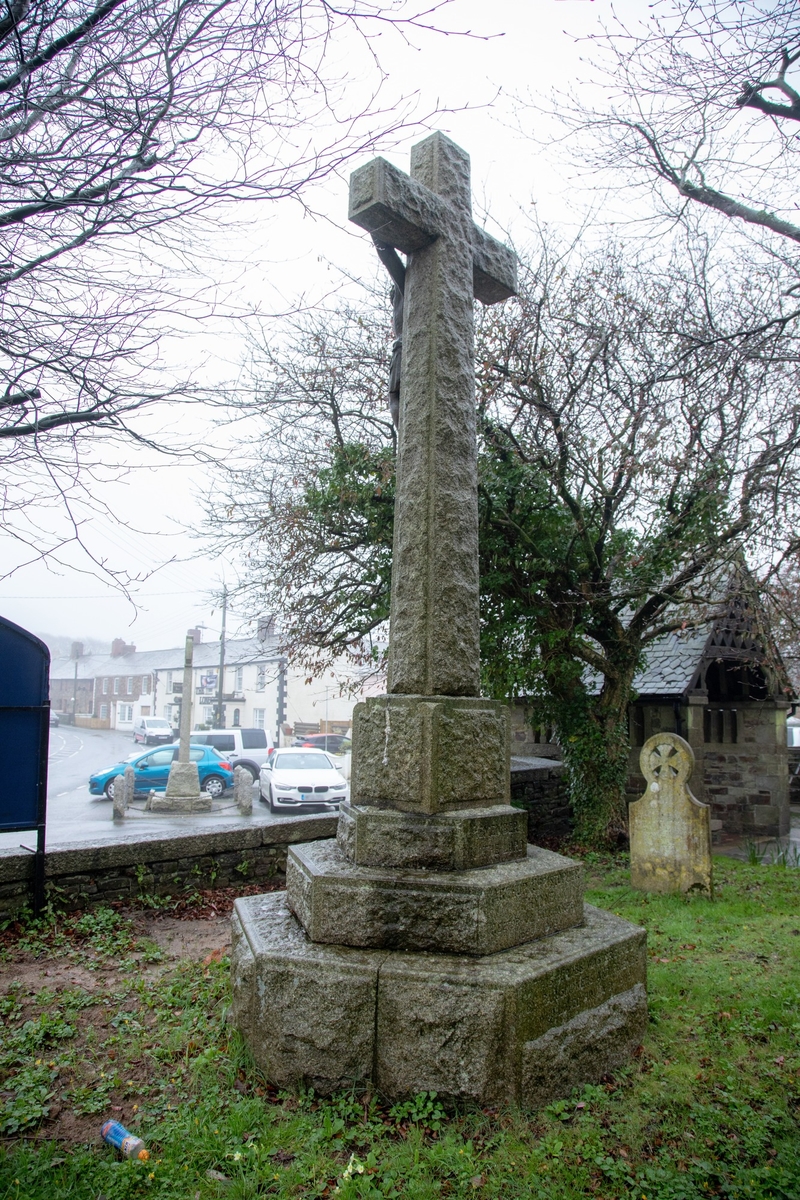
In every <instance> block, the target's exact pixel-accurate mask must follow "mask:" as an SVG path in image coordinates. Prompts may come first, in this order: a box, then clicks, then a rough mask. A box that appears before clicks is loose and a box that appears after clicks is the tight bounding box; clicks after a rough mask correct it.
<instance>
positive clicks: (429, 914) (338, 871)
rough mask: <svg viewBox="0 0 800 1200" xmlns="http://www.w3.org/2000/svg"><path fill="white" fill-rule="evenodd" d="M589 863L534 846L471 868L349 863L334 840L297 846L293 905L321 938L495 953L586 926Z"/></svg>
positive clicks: (291, 879)
mask: <svg viewBox="0 0 800 1200" xmlns="http://www.w3.org/2000/svg"><path fill="white" fill-rule="evenodd" d="M583 891H584V887H583V867H582V866H581V864H580V863H579V862H576V861H575V860H574V859H572V858H564V856H563V855H562V854H554V853H553V852H552V851H551V850H543V849H542V847H541V846H528V847H527V854H526V856H525V858H523V859H520V860H518V861H516V862H505V863H497V864H496V865H494V866H487V867H474V868H472V869H471V870H468V871H420V870H416V871H412V870H405V871H399V870H386V869H385V868H381V867H364V866H356V865H355V864H354V863H351V862H348V860H347V859H346V858H345V856H344V854H343V853H342V850H341V847H340V846H339V845H337V843H336V842H335V841H333V840H331V841H318V842H304V843H302V844H300V845H295V846H292V848H291V850H290V851H289V856H288V860H287V864H286V894H287V897H288V902H289V907H290V908H291V910H292V912H294V914H295V916H296V917H297V918H298V920H299V921H300V924H301V925H302V926H303V928H304V929H305V931H306V933H307V934H308V936H309V937H310V938H311V940H312V941H314V942H330V943H332V944H335V945H345V946H364V947H372V948H374V949H390V950H432V951H434V952H443V953H447V954H494V953H496V952H497V951H498V950H506V949H508V948H509V947H510V946H518V945H519V944H520V943H521V942H530V941H533V939H534V938H541V937H545V936H547V934H550V933H557V932H558V931H559V930H561V929H567V928H569V926H570V925H580V924H581V922H582V921H583Z"/></svg>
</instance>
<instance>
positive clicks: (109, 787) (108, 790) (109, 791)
mask: <svg viewBox="0 0 800 1200" xmlns="http://www.w3.org/2000/svg"><path fill="white" fill-rule="evenodd" d="M103 791H104V792H105V794H106V800H113V799H114V780H113V779H109V781H108V783H107V784H106V786H105V787H104V788H103Z"/></svg>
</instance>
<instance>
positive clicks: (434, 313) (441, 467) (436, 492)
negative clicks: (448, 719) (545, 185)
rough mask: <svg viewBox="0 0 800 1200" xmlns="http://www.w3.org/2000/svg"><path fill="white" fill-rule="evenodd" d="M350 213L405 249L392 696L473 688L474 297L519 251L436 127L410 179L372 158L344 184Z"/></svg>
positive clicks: (505, 276)
mask: <svg viewBox="0 0 800 1200" xmlns="http://www.w3.org/2000/svg"><path fill="white" fill-rule="evenodd" d="M350 220H351V221H354V222H355V223H356V224H357V225H360V226H361V227H362V228H363V229H366V230H368V231H369V232H370V233H371V234H373V235H374V236H375V237H376V238H377V239H378V240H379V241H380V242H382V243H384V244H386V245H390V246H394V247H395V248H396V249H398V250H400V251H402V252H403V253H404V254H407V255H408V265H407V274H406V282H405V297H404V314H403V379H402V389H401V406H402V417H401V421H400V447H399V454H398V463H397V489H396V501H395V535H394V552H393V569H392V610H391V638H390V650H389V682H388V690H389V692H393V693H399V694H402V695H419V696H478V695H479V694H480V681H479V668H480V647H479V608H478V601H479V581H478V490H477V461H478V460H477V443H476V430H475V370H474V353H475V352H474V334H473V315H472V301H473V297H476V298H477V299H478V300H481V301H483V303H484V304H495V303H497V302H498V301H501V300H507V299H508V298H509V297H510V296H513V295H514V293H515V291H516V258H515V256H514V254H513V253H512V251H511V250H509V249H508V247H507V246H504V245H503V243H502V242H499V241H497V240H496V239H495V238H493V237H491V236H490V235H489V234H488V233H486V232H485V230H483V229H481V228H479V226H477V225H476V224H475V223H474V222H473V220H472V198H471V191H470V170H469V155H468V154H467V153H466V152H465V151H464V150H462V149H461V148H460V147H459V146H457V145H456V144H455V143H454V142H451V141H450V139H449V138H446V137H445V136H444V135H443V134H441V133H434V134H432V135H431V136H430V137H428V138H426V139H425V140H424V141H422V142H419V143H418V144H417V145H416V146H413V147H412V149H411V174H410V176H408V175H406V174H404V172H402V171H400V170H398V169H397V168H396V167H393V166H392V165H391V164H390V163H388V162H386V160H385V159H382V158H376V159H373V160H372V162H370V163H367V164H366V166H364V167H361V168H360V170H358V171H355V172H354V173H353V175H352V176H351V178H350Z"/></svg>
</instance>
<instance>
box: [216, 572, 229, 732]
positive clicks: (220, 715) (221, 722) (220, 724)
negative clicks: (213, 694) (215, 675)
mask: <svg viewBox="0 0 800 1200" xmlns="http://www.w3.org/2000/svg"><path fill="white" fill-rule="evenodd" d="M227 613H228V589H227V587H225V585H224V584H223V586H222V628H221V629H220V632H219V679H218V680H217V729H224V728H225V716H224V712H223V708H222V693H223V690H224V687H223V684H224V680H225V620H226V617H227Z"/></svg>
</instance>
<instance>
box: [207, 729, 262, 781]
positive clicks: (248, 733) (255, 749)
mask: <svg viewBox="0 0 800 1200" xmlns="http://www.w3.org/2000/svg"><path fill="white" fill-rule="evenodd" d="M191 738H192V741H193V742H194V744H195V745H196V746H213V747H214V749H215V750H218V751H219V752H220V754H224V755H225V758H226V759H227V760H228V762H230V763H232V764H233V766H234V767H244V768H245V770H247V771H249V772H250V774H251V775H252V777H253V783H255V782H256V780H257V779H258V777H259V774H260V772H261V768H262V766H263V765H264V763H265V762H267V760H268V759H269V756H270V753H271V750H272V738H271V737H270V734H269V730H268V729H238V728H236V729H193V730H192V734H191Z"/></svg>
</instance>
